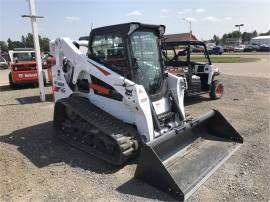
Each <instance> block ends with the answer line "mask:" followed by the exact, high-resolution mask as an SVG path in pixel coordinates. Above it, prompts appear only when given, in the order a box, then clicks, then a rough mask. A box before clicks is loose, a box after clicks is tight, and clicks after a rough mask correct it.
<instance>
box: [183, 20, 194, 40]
mask: <svg viewBox="0 0 270 202" xmlns="http://www.w3.org/2000/svg"><path fill="white" fill-rule="evenodd" d="M183 20H184V21H186V22H187V23H189V40H190V41H191V38H192V30H191V20H187V18H183Z"/></svg>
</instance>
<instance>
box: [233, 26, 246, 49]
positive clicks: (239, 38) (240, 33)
mask: <svg viewBox="0 0 270 202" xmlns="http://www.w3.org/2000/svg"><path fill="white" fill-rule="evenodd" d="M234 26H235V27H238V28H239V40H238V43H239V44H238V45H240V40H241V27H243V26H244V24H239V25H234Z"/></svg>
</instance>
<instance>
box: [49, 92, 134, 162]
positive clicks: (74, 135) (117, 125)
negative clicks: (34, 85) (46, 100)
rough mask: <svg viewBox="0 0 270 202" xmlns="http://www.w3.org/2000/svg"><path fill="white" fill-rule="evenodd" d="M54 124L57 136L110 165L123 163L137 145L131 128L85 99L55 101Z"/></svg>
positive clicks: (74, 98) (70, 98)
mask: <svg viewBox="0 0 270 202" xmlns="http://www.w3.org/2000/svg"><path fill="white" fill-rule="evenodd" d="M54 127H55V129H56V131H57V133H56V135H57V137H58V138H60V139H62V140H64V141H65V142H67V143H68V144H71V145H73V146H75V147H77V148H79V149H81V150H84V151H86V152H88V153H90V154H92V155H94V156H96V157H98V158H101V159H103V160H104V161H106V162H109V163H111V164H114V165H121V164H123V163H124V162H125V161H127V160H128V159H129V158H131V157H132V156H133V155H134V154H135V153H136V152H137V150H138V147H139V146H138V145H139V140H138V139H137V138H138V136H137V132H136V129H135V128H133V127H132V126H130V125H128V124H125V123H123V122H122V121H120V120H118V119H116V118H114V117H112V116H111V115H109V114H107V113H106V112H104V111H103V110H101V109H99V108H97V107H96V106H94V105H93V104H91V103H90V102H89V100H88V99H86V98H81V97H69V98H66V99H62V100H60V101H59V102H57V103H56V106H55V113H54Z"/></svg>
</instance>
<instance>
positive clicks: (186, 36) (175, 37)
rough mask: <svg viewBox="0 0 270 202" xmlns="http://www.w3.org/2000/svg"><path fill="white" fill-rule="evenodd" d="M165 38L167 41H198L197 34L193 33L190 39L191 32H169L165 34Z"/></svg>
mask: <svg viewBox="0 0 270 202" xmlns="http://www.w3.org/2000/svg"><path fill="white" fill-rule="evenodd" d="M164 38H165V41H166V42H167V43H170V42H179V41H198V39H197V38H196V36H194V35H193V34H192V35H191V39H190V33H179V34H167V35H164Z"/></svg>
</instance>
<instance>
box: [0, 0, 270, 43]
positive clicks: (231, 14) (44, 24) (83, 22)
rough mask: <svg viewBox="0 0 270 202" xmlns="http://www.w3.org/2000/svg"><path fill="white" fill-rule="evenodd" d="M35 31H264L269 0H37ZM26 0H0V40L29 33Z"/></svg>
mask: <svg viewBox="0 0 270 202" xmlns="http://www.w3.org/2000/svg"><path fill="white" fill-rule="evenodd" d="M36 11H37V15H41V16H44V18H42V19H38V30H39V34H40V35H42V36H46V37H49V38H50V39H53V38H56V37H70V38H72V39H78V38H79V37H80V36H85V35H89V33H90V30H91V24H92V23H93V28H95V27H101V26H106V25H112V24H119V23H124V22H135V21H136V22H142V23H149V24H164V25H166V34H174V33H184V32H189V24H188V23H187V22H186V21H184V20H183V18H186V19H188V20H190V21H191V22H192V23H191V25H192V32H193V34H195V35H196V36H197V38H199V39H203V40H207V39H211V38H212V37H213V35H214V34H216V35H218V36H222V35H223V34H224V33H225V32H231V31H234V30H236V28H235V27H234V25H235V24H244V27H242V29H241V31H247V32H251V31H254V30H257V31H258V32H267V31H268V30H269V29H270V0H201V1H199V0H167V1H166V0H163V1H161V0H36ZM23 14H29V7H28V1H27V0H0V40H7V39H8V38H11V39H12V40H20V39H21V36H22V35H25V34H27V33H28V32H31V31H32V30H31V24H30V19H28V18H22V17H21V15H23Z"/></svg>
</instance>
